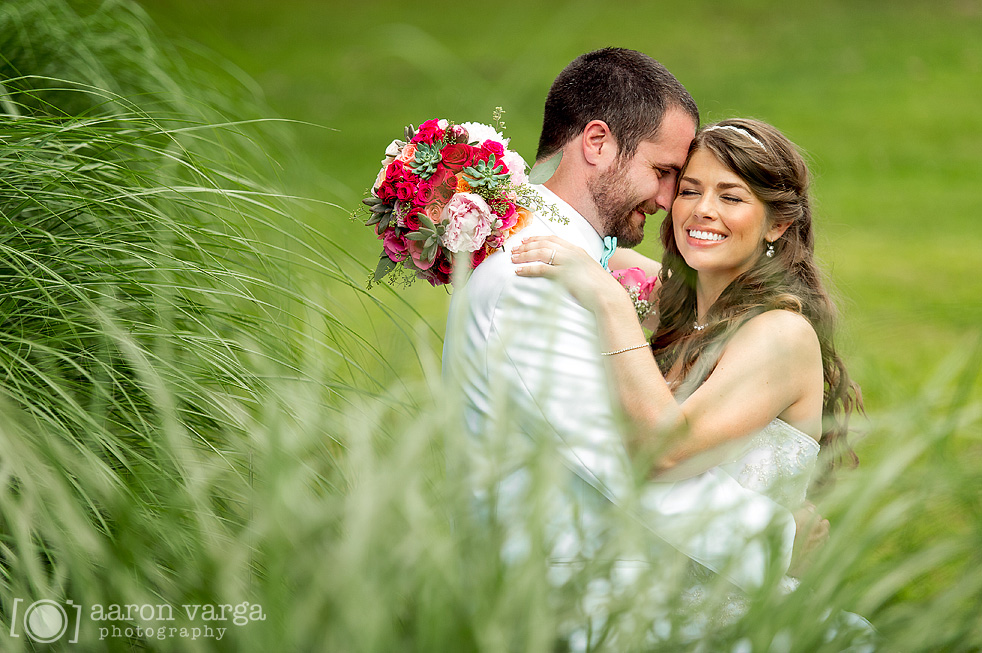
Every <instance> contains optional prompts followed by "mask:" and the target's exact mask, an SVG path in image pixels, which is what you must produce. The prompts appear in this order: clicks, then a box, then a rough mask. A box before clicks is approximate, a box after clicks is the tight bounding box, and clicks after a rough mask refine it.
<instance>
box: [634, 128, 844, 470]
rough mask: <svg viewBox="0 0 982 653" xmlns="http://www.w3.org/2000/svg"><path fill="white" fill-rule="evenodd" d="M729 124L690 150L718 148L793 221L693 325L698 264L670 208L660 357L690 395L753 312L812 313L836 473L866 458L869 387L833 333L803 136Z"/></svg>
mask: <svg viewBox="0 0 982 653" xmlns="http://www.w3.org/2000/svg"><path fill="white" fill-rule="evenodd" d="M726 126H729V127H736V128H738V129H713V128H712V127H713V126H709V127H706V128H703V129H702V130H701V131H700V132H699V133H698V134H697V135H696V137H695V140H693V141H692V145H691V146H690V148H689V153H690V155H691V153H692V152H695V151H696V150H697V149H705V150H708V151H709V152H711V153H712V154H714V155H715V156H716V158H717V159H718V160H719V161H720V162H721V163H722V164H723V165H725V166H726V167H727V168H729V169H730V170H732V171H733V172H734V173H735V174H737V175H738V176H739V177H740V178H741V179H743V180H744V181H745V182H746V183H747V184H748V185H749V186H750V188H751V190H752V191H753V193H754V195H756V196H757V198H758V199H760V200H761V201H762V202H763V203H764V205H765V207H766V211H767V219H768V220H769V221H770V222H771V224H773V223H776V222H784V221H788V222H790V223H791V224H790V226H789V227H788V229H787V230H786V231H785V232H784V234H783V235H782V236H781V238H779V239H778V240H777V241H775V243H774V248H775V254H774V256H773V257H768V256H766V255H765V247H764V243H761V254H760V257H759V259H758V260H757V261H756V263H755V264H754V266H753V267H752V268H751V269H750V270H748V271H747V272H745V273H743V274H742V275H740V276H739V277H737V278H736V279H734V280H733V282H732V283H730V285H729V286H727V288H726V289H725V290H724V291H723V293H722V294H721V295H720V296H719V299H717V300H716V302H715V303H714V304H713V305H712V307H711V308H710V309H709V312H708V313H707V315H706V323H707V324H708V326H707V327H706V328H705V329H703V330H701V331H698V330H694V329H693V324H694V321H695V319H696V290H695V287H696V271H695V270H693V269H692V268H691V267H689V266H688V264H686V262H685V260H684V259H683V258H682V255H681V253H680V252H679V248H678V244H677V243H676V241H675V230H674V229H673V227H672V214H671V212H669V214H668V216H667V217H666V218H665V220H664V221H663V222H662V225H661V241H662V245H663V246H664V248H665V253H664V259H663V267H662V271H661V275H660V276H661V282H662V288H661V291H660V294H659V313H660V317H659V325H658V329H657V330H656V331H655V333H654V334H653V336H652V338H651V347H652V350H653V352H654V354H655V358H656V360H657V361H658V365H659V367H660V368H661V370H662V372H663V373H665V374H668V372H669V370H671V369H672V368H673V367H675V366H676V364H677V365H678V368H677V372H678V373H677V375H676V378H677V379H680V380H681V381H680V384H679V386H678V387H676V388H675V390H676V393H677V395H683V396H684V395H685V394H688V393H691V392H692V391H693V390H694V389H695V388H696V387H698V386H699V385H700V384H701V383H702V382H703V381H704V380H705V379H706V377H708V376H709V374H710V373H711V372H712V370H713V368H714V367H715V365H716V362H717V361H718V358H719V355H720V353H721V352H722V348H723V346H724V345H725V343H726V342H727V341H728V340H729V338H730V337H731V336H732V335H733V334H734V333H735V332H736V331H737V329H739V328H740V326H742V325H743V324H744V323H746V322H747V321H748V320H750V319H751V318H752V317H754V316H756V315H759V314H761V313H763V312H765V311H769V310H774V309H785V310H790V311H794V312H796V313H799V314H801V315H803V316H804V317H805V318H806V319H808V321H809V322H810V323H811V324H812V327H813V328H814V329H815V332H816V333H817V334H818V340H819V343H820V345H821V351H822V365H823V368H824V376H825V396H824V405H823V422H822V424H823V425H822V437H821V440H820V444H821V445H822V449H823V451H824V452H825V454H826V460H827V464H828V468H829V471H831V470H832V469H833V468H835V467H836V466H838V465H839V464H841V463H843V462H846V463H849V464H851V465H853V466H854V465H855V464H856V463H857V458H856V455H855V453H854V452H853V450H852V448H851V447H850V446H849V444H848V442H847V441H846V433H847V431H848V427H849V416H850V414H851V413H852V412H853V410H856V409H859V410H862V395H861V393H860V390H859V386H858V385H856V384H855V383H854V382H852V381H851V380H850V378H849V374H848V372H847V371H846V367H845V365H844V364H843V362H842V359H841V358H840V357H839V355H838V353H837V352H836V349H835V344H834V342H833V334H834V331H835V323H836V316H837V312H836V309H835V305H834V304H833V302H832V299H831V298H830V297H829V293H828V292H827V291H826V289H825V287H824V285H823V283H822V280H821V275H820V273H819V270H818V268H817V267H816V265H815V262H814V249H815V246H814V236H813V233H812V210H811V202H810V200H809V196H808V185H809V174H808V167H807V165H806V164H805V161H804V159H803V158H802V156H801V154H800V153H799V152H798V150H797V148H796V147H795V146H794V144H793V143H791V141H789V140H788V139H787V138H786V137H785V136H784V134H782V133H781V132H780V131H778V130H777V129H775V128H774V127H772V126H771V125H768V124H766V123H763V122H760V121H757V120H746V119H733V120H724V121H722V122H719V123H717V124H716V125H715V127H726ZM741 130H742V131H741ZM747 134H750V135H751V136H752V137H753V138H750V137H748V136H747ZM753 139H757V141H759V142H760V144H762V145H763V147H760V145H759V144H758V143H756V142H754V140H753ZM683 174H684V173H683Z"/></svg>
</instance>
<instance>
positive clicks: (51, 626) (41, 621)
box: [10, 598, 82, 644]
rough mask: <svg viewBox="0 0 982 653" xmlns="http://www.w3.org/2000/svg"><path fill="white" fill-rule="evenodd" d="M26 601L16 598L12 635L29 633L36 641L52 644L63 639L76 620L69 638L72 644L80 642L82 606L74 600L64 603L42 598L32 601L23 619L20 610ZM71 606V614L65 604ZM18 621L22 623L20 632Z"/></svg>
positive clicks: (11, 628)
mask: <svg viewBox="0 0 982 653" xmlns="http://www.w3.org/2000/svg"><path fill="white" fill-rule="evenodd" d="M23 602H24V599H20V598H18V599H14V606H13V607H14V609H13V614H12V619H11V620H10V636H11V637H20V636H21V634H22V633H27V636H28V637H29V638H30V639H32V640H33V641H35V642H39V643H41V644H50V643H51V642H54V641H56V640H59V639H61V638H62V637H63V636H64V635H65V633H66V632H68V630H69V628H71V627H72V621H74V622H75V624H74V628H72V631H73V632H72V633H71V635H70V637H69V639H68V642H69V643H70V644H74V643H76V642H78V631H79V627H80V626H81V623H82V620H81V615H82V606H81V605H78V604H76V603H75V602H73V601H65V603H64V604H62V603H59V602H57V601H52V600H51V599H41V600H39V601H35V602H34V603H31V604H30V605H29V606H28V607H27V609H26V610H24V612H23V616H22V618H21V619H18V618H17V616H18V614H17V613H18V611H19V609H20V604H21V603H23ZM66 605H67V606H69V607H70V609H71V610H74V614H72V615H71V616H69V612H67V611H66V610H65V606H66ZM18 622H19V625H20V632H17V631H18V628H17V626H18Z"/></svg>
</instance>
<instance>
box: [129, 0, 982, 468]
mask: <svg viewBox="0 0 982 653" xmlns="http://www.w3.org/2000/svg"><path fill="white" fill-rule="evenodd" d="M141 4H142V5H143V6H144V7H145V8H146V9H147V10H148V12H149V13H150V14H151V15H152V16H153V17H154V18H155V19H156V20H157V21H158V22H159V23H160V24H161V25H162V26H163V28H164V30H165V31H166V32H167V33H168V34H170V35H171V36H173V37H175V38H177V39H186V40H187V41H192V42H196V43H201V44H205V45H206V46H207V47H209V48H212V49H214V50H215V51H217V52H219V53H220V54H222V55H224V56H225V57H227V58H228V59H229V60H230V61H232V62H234V63H235V65H237V66H239V67H241V69H242V70H243V71H244V72H245V73H246V74H248V75H249V76H251V77H253V78H254V79H255V80H256V81H257V83H258V84H259V86H260V87H261V89H262V90H263V92H264V93H265V96H266V98H267V100H268V102H269V104H270V105H271V106H272V107H273V109H275V110H276V111H277V112H278V113H279V114H280V115H283V116H286V117H289V118H294V119H297V120H302V121H309V122H311V123H315V124H317V125H321V126H324V127H326V129H323V128H313V127H303V128H300V132H301V136H300V138H299V140H298V143H297V147H298V151H297V152H296V153H297V158H296V160H295V161H293V162H290V163H288V164H287V166H288V168H287V171H286V172H285V174H284V177H285V178H286V180H287V181H288V182H290V183H293V184H295V185H296V187H297V188H298V189H300V190H301V191H302V192H304V193H306V194H308V195H312V196H314V197H319V198H323V199H325V200H328V201H331V202H336V203H337V204H339V205H340V206H342V207H346V208H349V207H355V206H357V205H358V201H359V199H360V197H361V196H362V194H363V193H364V189H365V187H366V186H367V185H368V184H369V183H370V182H371V180H372V179H373V175H374V174H375V172H376V170H377V167H378V165H377V164H378V160H379V159H380V158H381V151H382V149H383V148H384V147H385V145H386V144H387V143H388V141H389V140H390V139H391V138H393V137H395V136H396V135H398V134H399V133H400V131H401V128H402V126H403V125H405V124H408V123H414V124H418V123H419V122H422V121H423V120H425V119H427V118H429V117H433V116H445V117H448V118H452V119H455V120H458V121H465V120H478V121H489V120H490V114H491V111H492V110H493V108H494V107H496V106H502V107H504V108H505V109H506V111H507V114H506V122H507V127H508V128H507V135H509V136H510V137H511V138H512V145H513V147H515V148H516V149H517V150H518V151H519V152H521V153H522V154H524V155H525V156H526V158H528V159H531V158H532V156H533V155H534V151H535V145H536V142H537V135H538V129H539V126H540V121H541V106H542V102H543V99H544V97H545V94H546V92H547V90H548V87H549V84H550V83H551V81H552V79H553V77H554V76H555V74H556V73H557V72H558V71H559V70H560V69H561V68H562V67H563V66H564V65H565V64H566V63H567V62H568V61H569V60H571V59H572V58H573V57H575V56H576V55H577V54H579V53H581V52H584V51H587V50H590V49H594V48H597V47H603V46H606V45H620V46H625V47H630V48H635V49H638V50H642V51H644V52H647V53H649V54H651V55H652V56H654V57H655V58H657V59H659V60H661V61H663V62H664V63H665V64H666V65H667V66H668V67H669V68H670V69H671V70H672V71H673V72H675V74H676V75H677V76H678V77H679V78H680V79H681V80H682V81H683V83H685V84H686V85H687V87H688V88H689V90H690V91H691V92H692V94H693V95H694V97H695V98H696V100H697V101H698V102H699V103H700V107H701V109H702V112H703V116H704V119H705V120H716V119H721V118H724V117H729V116H753V117H757V118H760V119H763V120H767V121H770V122H772V123H774V124H775V125H777V126H778V127H780V128H781V129H782V130H784V131H785V132H786V133H787V134H788V135H789V136H790V137H791V138H792V139H793V140H794V141H795V142H797V143H798V144H799V145H800V146H801V147H802V148H803V149H804V150H805V151H806V152H807V154H808V156H809V160H810V162H811V165H812V169H813V171H814V173H815V183H814V194H815V197H816V200H817V231H818V255H819V258H820V259H821V261H822V262H823V264H824V268H825V269H826V270H827V272H828V274H829V276H830V279H831V281H832V285H833V287H834V288H836V289H837V291H838V293H839V296H840V306H841V309H842V313H843V320H842V322H843V329H842V338H841V342H842V348H843V351H844V354H845V355H846V358H847V361H848V363H849V365H850V367H851V369H852V370H853V374H854V376H855V377H856V378H857V380H858V381H859V382H860V383H861V385H862V386H863V389H864V392H865V396H866V401H867V406H868V408H869V410H870V411H871V412H872V413H874V414H875V413H876V412H877V411H879V410H881V409H883V408H884V407H886V406H892V405H897V404H898V403H903V402H905V401H907V400H909V399H910V398H911V397H912V396H914V395H916V394H918V393H919V392H920V391H921V390H922V389H923V387H924V385H925V383H926V382H927V380H928V379H929V378H931V376H932V372H933V371H934V370H935V369H936V368H937V366H938V365H940V364H941V363H942V361H943V360H945V359H947V358H949V357H951V356H954V357H956V358H958V357H962V356H963V355H964V352H965V351H967V349H968V348H970V347H971V346H972V345H973V343H974V342H975V341H976V340H977V339H978V338H979V334H980V331H979V326H978V325H979V324H980V323H982V275H979V274H977V273H976V266H977V264H978V261H979V253H980V247H982V221H979V220H978V219H976V217H975V216H978V215H980V214H982V193H979V192H978V190H977V184H976V183H975V180H978V179H980V178H982V157H979V156H978V154H977V153H978V152H979V151H982V113H980V112H979V111H978V106H979V103H980V101H982V84H979V79H980V75H982V40H980V39H979V38H978V34H979V33H980V29H982V2H979V1H978V0H951V1H942V2H918V1H912V0H908V1H902V2H895V1H888V0H880V1H868V2H863V3H855V2H847V1H832V2H823V3H814V4H812V3H808V4H801V5H798V4H795V5H788V4H787V3H777V2H768V1H765V0H737V1H735V2H728V3H715V2H710V1H708V0H701V1H695V2H686V3H667V2H651V3H642V4H639V3H634V2H626V1H621V0H614V1H609V2H586V1H580V2H556V1H547V2H541V3H529V2H522V1H514V0H505V1H502V2H496V3H494V4H493V5H487V6H473V7H468V8H467V9H466V10H465V9H464V7H462V6H461V5H459V4H458V3H446V2H432V3H414V4H407V3H404V2H386V1H384V0H372V1H368V2H361V3H341V2H322V1H317V0H283V1H281V2H278V3H277V4H276V7H275V9H273V8H271V7H270V5H269V4H268V3H267V2H265V0H237V1H236V2H227V1H221V0H141ZM346 218H347V216H346V214H345V213H344V212H343V211H340V210H324V211H318V212H313V213H311V214H310V215H309V216H307V217H306V218H305V219H306V221H307V222H308V223H309V224H310V225H312V226H313V227H315V228H316V229H318V230H320V231H322V232H325V233H328V234H330V235H331V237H332V238H333V239H334V240H335V242H337V243H339V244H341V245H342V246H343V248H344V249H345V250H348V251H350V252H351V253H352V254H353V255H354V257H355V258H356V259H357V260H359V261H362V262H364V263H366V264H370V263H372V262H374V260H375V257H376V256H377V254H376V250H377V246H376V243H375V242H374V241H373V239H372V238H370V237H369V236H368V234H367V233H366V231H367V230H365V229H364V228H363V227H360V226H358V225H357V224H355V223H352V222H349V221H347V219H346ZM652 231H653V230H651V229H649V235H650V232H652ZM642 248H643V249H644V250H646V251H648V252H649V253H651V254H654V255H656V256H657V250H656V246H655V244H653V243H646V244H644V245H642ZM354 270H357V267H355V268H354ZM356 276H357V275H356ZM406 294H407V296H408V297H409V298H410V300H411V301H412V302H413V303H414V304H415V305H417V306H419V307H420V311H421V313H422V314H423V315H424V316H425V319H426V320H427V321H428V322H429V323H430V325H432V328H433V329H434V330H435V331H437V332H439V333H442V329H443V319H444V316H445V306H446V300H447V297H446V295H445V294H444V293H443V292H441V291H439V290H436V291H434V290H431V289H430V288H428V287H427V288H423V287H421V286H420V287H417V288H413V289H412V290H411V291H409V293H406ZM365 319H368V320H371V319H372V317H371V312H369V313H368V314H366V316H365ZM974 393H975V395H974V396H975V397H980V396H982V395H980V394H979V391H978V386H977V385H976V386H975V390H974ZM880 446H882V444H881V443H877V442H864V443H862V444H861V445H860V447H859V451H860V453H861V454H863V455H864V457H866V456H867V455H868V454H869V458H870V459H875V457H876V453H875V452H876V450H877V449H878V447H880Z"/></svg>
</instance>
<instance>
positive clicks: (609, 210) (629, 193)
mask: <svg viewBox="0 0 982 653" xmlns="http://www.w3.org/2000/svg"><path fill="white" fill-rule="evenodd" d="M626 164H627V161H626V160H624V161H620V162H618V163H617V165H614V166H612V167H610V168H608V169H607V170H605V171H603V172H602V173H600V176H599V177H597V178H595V179H593V180H592V181H591V182H590V183H589V185H588V188H589V190H590V194H591V195H592V196H593V203H594V205H595V206H596V207H597V216H598V217H599V218H600V223H601V225H602V226H603V228H604V230H605V232H606V233H602V234H600V235H601V236H616V237H617V244H618V245H619V246H623V247H634V246H635V245H638V244H639V243H640V242H641V241H642V240H644V221H643V220H640V221H639V220H638V217H637V216H636V215H635V213H634V211H635V210H640V208H639V207H640V205H641V204H642V203H643V202H644V200H645V198H643V197H640V196H639V195H638V193H637V191H635V190H634V188H633V187H632V185H631V182H630V181H629V180H628V179H627V165H626Z"/></svg>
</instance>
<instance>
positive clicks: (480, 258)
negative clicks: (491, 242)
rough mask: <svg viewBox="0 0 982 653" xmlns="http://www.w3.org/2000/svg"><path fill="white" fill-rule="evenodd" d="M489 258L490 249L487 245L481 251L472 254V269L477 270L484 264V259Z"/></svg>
mask: <svg viewBox="0 0 982 653" xmlns="http://www.w3.org/2000/svg"><path fill="white" fill-rule="evenodd" d="M487 257H488V247H487V245H485V246H484V247H482V248H481V249H479V250H477V251H476V252H474V253H473V254H471V267H472V268H476V267H477V266H479V265H480V264H481V263H483V262H484V259H486V258H487Z"/></svg>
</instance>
